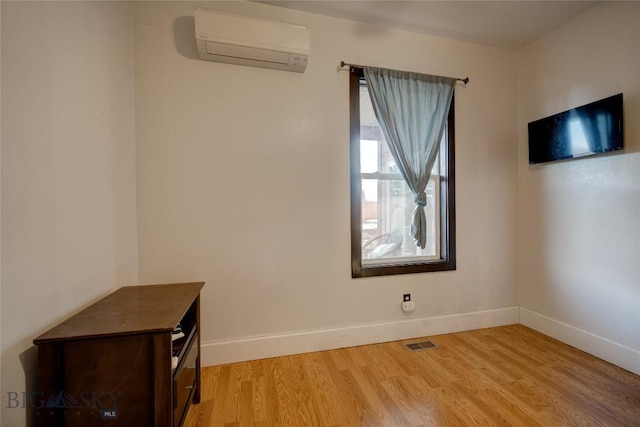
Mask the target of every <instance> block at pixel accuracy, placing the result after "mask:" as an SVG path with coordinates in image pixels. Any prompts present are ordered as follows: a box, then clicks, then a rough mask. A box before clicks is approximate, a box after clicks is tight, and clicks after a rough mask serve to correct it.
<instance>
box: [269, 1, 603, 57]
mask: <svg viewBox="0 0 640 427" xmlns="http://www.w3.org/2000/svg"><path fill="white" fill-rule="evenodd" d="M259 3H266V4H271V5H274V6H280V7H285V8H289V9H296V10H301V11H305V12H311V13H315V14H318V15H327V16H333V17H336V18H343V19H348V20H352V21H359V22H364V23H368V24H372V25H378V26H384V27H390V28H395V29H398V30H403V31H409V32H414V33H420V34H426V35H430V36H436V37H444V38H448V39H453V40H459V41H463V42H469V43H475V44H481V45H486V46H493V47H497V48H501V49H508V50H519V49H522V48H523V47H524V46H526V45H528V44H529V43H531V42H533V41H534V40H537V39H539V38H540V37H542V36H544V35H545V34H547V33H549V32H551V31H552V30H554V29H556V28H558V27H560V26H561V25H563V24H564V23H566V22H568V21H570V20H572V19H573V18H575V17H576V16H578V15H580V14H581V13H583V12H584V11H586V10H587V9H589V8H591V7H593V6H594V5H596V4H597V3H599V2H598V1H580V0H570V1H557V0H545V1H523V0H509V1H507V0H505V1H483V0H476V1H453V0H450V1H431V0H418V1H415V0H414V1H403V0H359V1H340V0H336V1H329V0H321V1H315V0H294V1H259Z"/></svg>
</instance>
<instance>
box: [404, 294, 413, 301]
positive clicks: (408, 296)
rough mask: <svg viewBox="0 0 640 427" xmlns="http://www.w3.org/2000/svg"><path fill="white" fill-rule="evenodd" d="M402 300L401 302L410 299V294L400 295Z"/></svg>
mask: <svg viewBox="0 0 640 427" xmlns="http://www.w3.org/2000/svg"><path fill="white" fill-rule="evenodd" d="M402 301H403V302H407V301H411V294H404V295H402Z"/></svg>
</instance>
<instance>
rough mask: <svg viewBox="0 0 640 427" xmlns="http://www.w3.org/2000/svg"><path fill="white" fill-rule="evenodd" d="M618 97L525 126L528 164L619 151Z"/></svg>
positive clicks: (619, 101)
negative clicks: (527, 128)
mask: <svg viewBox="0 0 640 427" xmlns="http://www.w3.org/2000/svg"><path fill="white" fill-rule="evenodd" d="M622 131H623V126H622V94H621V93H620V94H618V95H614V96H611V97H609V98H605V99H602V100H600V101H596V102H592V103H591V104H587V105H583V106H582V107H578V108H574V109H571V110H568V111H564V112H562V113H558V114H555V115H553V116H550V117H546V118H544V119H540V120H536V121H533V122H531V123H529V163H530V164H532V165H533V164H536V163H544V162H551V161H554V160H562V159H570V158H574V157H582V156H591V155H594V154H598V153H605V152H608V151H614V150H621V149H622V139H623V134H622Z"/></svg>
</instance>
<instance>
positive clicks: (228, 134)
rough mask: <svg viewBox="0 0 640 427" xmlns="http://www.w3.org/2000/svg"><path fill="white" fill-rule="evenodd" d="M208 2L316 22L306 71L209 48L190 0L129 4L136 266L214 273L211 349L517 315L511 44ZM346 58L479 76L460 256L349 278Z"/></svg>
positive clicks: (467, 102) (465, 137) (371, 337)
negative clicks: (203, 49)
mask: <svg viewBox="0 0 640 427" xmlns="http://www.w3.org/2000/svg"><path fill="white" fill-rule="evenodd" d="M199 5H204V6H205V7H209V8H217V9H220V10H225V11H229V12H235V13H242V14H247V15H251V16H257V17H263V18H267V19H274V20H280V21H285V22H293V23H296V24H302V25H306V26H308V27H309V29H310V32H311V56H310V61H309V66H308V68H307V70H306V72H305V73H304V74H296V73H289V72H282V71H273V70H266V69H260V68H250V67H242V66H234V65H228V64H220V63H213V62H204V61H200V60H198V59H197V52H196V51H195V45H194V42H193V11H194V6H195V3H187V2H153V3H147V2H136V3H135V4H134V30H135V33H134V34H135V37H134V40H135V69H136V80H135V81H136V85H135V90H136V144H137V162H138V167H137V172H138V175H137V183H138V224H139V229H138V231H139V261H140V265H139V268H140V279H141V282H143V283H153V282H171V281H176V280H204V281H206V282H207V284H206V286H205V289H204V291H203V294H202V298H203V299H202V321H203V331H202V338H203V343H204V347H205V357H204V359H205V360H204V362H205V363H219V362H223V361H229V360H238V359H243V358H255V357H264V356H270V355H275V354H283V353H287V352H293V351H308V350H313V349H318V348H329V347H337V346H341V345H353V344H357V343H361V342H363V341H364V342H372V341H376V340H388V339H393V338H397V337H402V336H419V335H425V334H428V333H434V332H437V331H443V330H454V329H467V328H472V327H478V326H483V325H493V324H499V323H513V322H517V321H518V317H517V308H514V307H515V305H516V304H517V296H516V286H515V275H516V274H515V265H516V258H515V249H516V241H515V234H516V187H517V186H516V182H517V171H516V167H517V162H516V156H517V144H516V138H517V137H516V133H517V132H516V120H517V116H516V111H515V108H514V106H515V105H516V102H517V100H516V55H515V54H514V53H510V52H506V51H502V50H497V49H491V48H485V47H479V46H475V45H470V44H464V43H459V42H454V41H448V40H444V39H438V38H429V37H423V36H419V35H413V34H409V33H402V32H398V31H394V30H389V29H383V28H377V27H371V26H366V25H362V24H357V23H354V22H349V21H344V20H338V19H333V18H328V17H322V16H317V15H312V14H306V13H301V12H295V11H289V10H286V9H280V8H275V7H270V6H266V5H261V4H254V3H245V2H229V3H222V2H212V3H206V4H204V3H199ZM340 60H345V61H347V62H355V63H363V64H373V65H378V66H386V67H392V68H398V69H405V70H413V71H420V72H425V73H431V74H441V75H449V76H461V77H464V76H469V77H470V78H471V83H470V84H469V85H468V87H463V86H459V87H458V88H457V93H456V138H457V140H456V156H457V188H456V191H457V209H458V216H457V220H458V221H457V233H458V239H457V243H458V258H457V260H458V269H457V271H454V272H443V273H428V274H414V275H402V276H393V277H381V278H369V279H355V280H354V279H351V277H350V252H349V248H350V246H349V245H350V243H349V113H348V73H347V72H338V71H337V65H338V63H339V61H340ZM403 293H411V294H412V296H413V298H414V299H415V301H416V303H417V308H416V311H415V312H414V314H413V316H409V317H407V316H404V315H403V313H402V312H401V310H400V302H401V300H402V294H403ZM477 312H481V313H477ZM514 313H515V315H514ZM442 316H448V317H442ZM415 319H419V320H415ZM256 337H262V338H256ZM245 344H250V346H245ZM249 347H250V348H249Z"/></svg>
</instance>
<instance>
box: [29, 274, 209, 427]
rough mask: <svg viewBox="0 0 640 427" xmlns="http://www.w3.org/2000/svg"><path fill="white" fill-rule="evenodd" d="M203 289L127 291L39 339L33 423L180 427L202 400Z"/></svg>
mask: <svg viewBox="0 0 640 427" xmlns="http://www.w3.org/2000/svg"><path fill="white" fill-rule="evenodd" d="M203 286H204V283H203V282H198V283H176V284H167V285H148V286H127V287H123V288H120V289H118V290H117V291H115V292H114V293H112V294H110V295H108V296H107V297H105V298H103V299H102V300H100V301H98V302H97V303H95V304H93V305H92V306H90V307H88V308H86V309H85V310H83V311H81V312H80V313H78V314H76V315H75V316H73V317H71V318H70V319H68V320H66V321H65V322H63V323H61V324H60V325H58V326H56V327H55V328H53V329H51V330H50V331H48V332H46V333H44V334H43V335H41V336H39V337H38V338H36V339H35V340H34V341H33V342H34V344H36V345H37V346H38V389H37V392H36V394H35V396H36V398H35V399H34V398H32V400H33V401H34V403H35V404H36V405H35V416H34V418H35V424H36V425H37V426H40V427H44V426H47V427H51V426H66V427H71V426H74V427H75V426H77V427H92V426H113V427H116V426H118V427H120V426H122V427H132V426H136V427H179V426H181V425H182V424H183V422H184V417H185V415H186V413H187V410H188V409H189V405H190V403H191V402H194V403H199V402H200V290H201V289H202V287H203ZM178 325H179V326H180V327H181V328H182V331H183V333H184V337H182V338H179V339H175V337H173V338H172V332H173V331H174V329H175V328H176V327H177V326H178ZM176 357H177V359H175V358H176ZM172 358H173V365H174V366H172Z"/></svg>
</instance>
